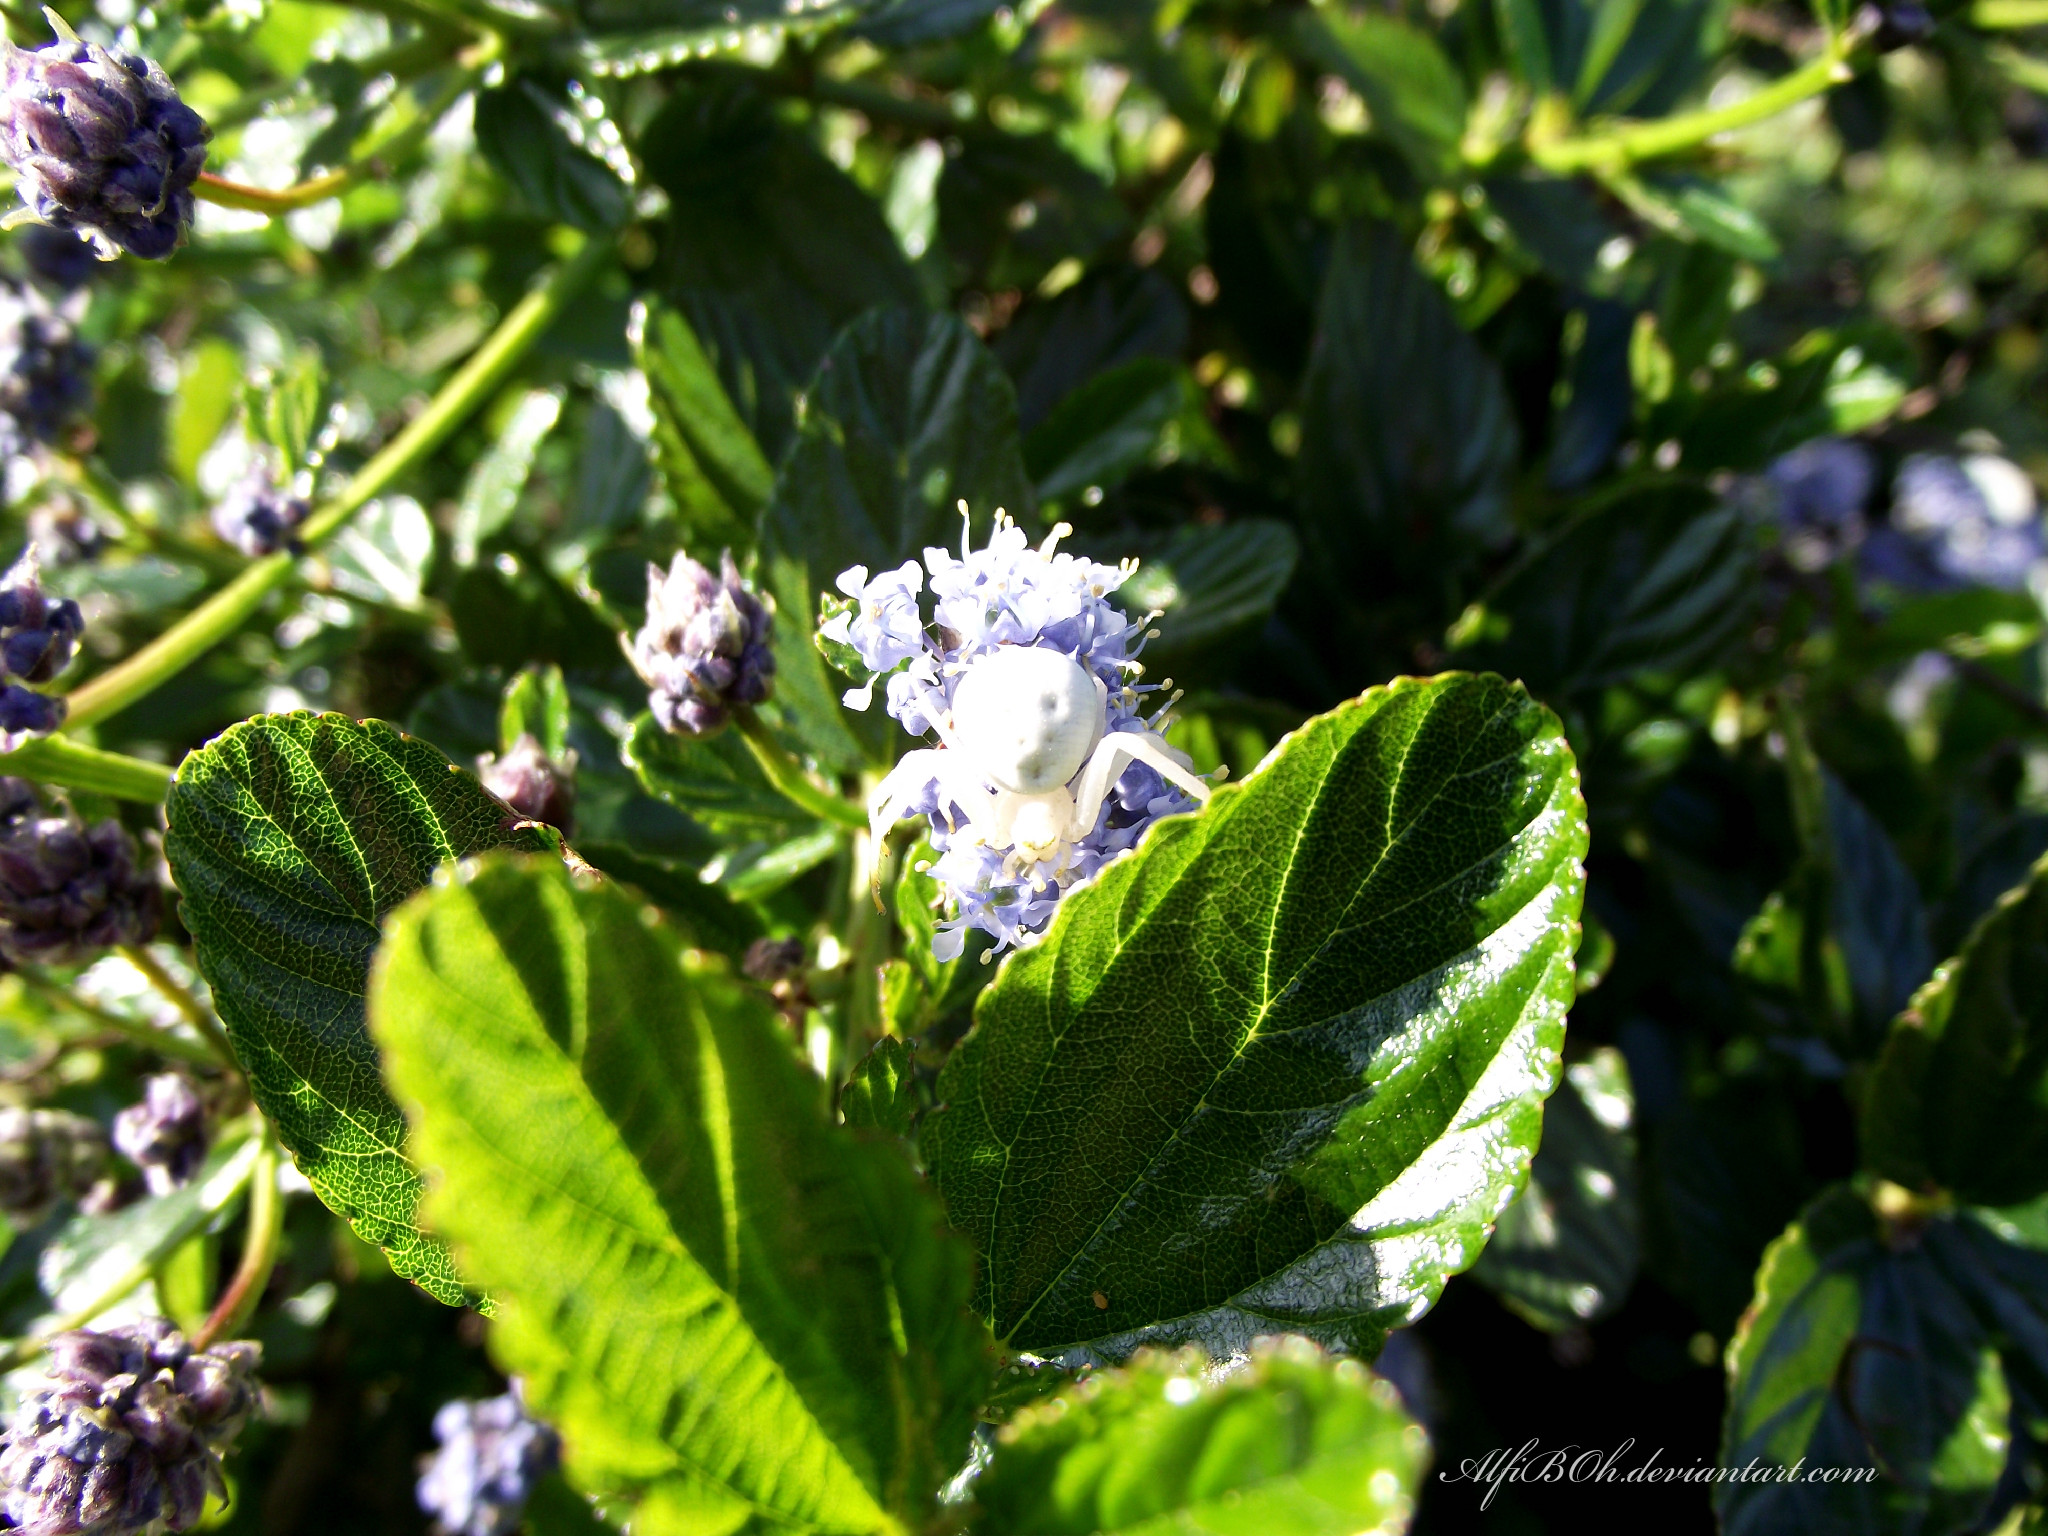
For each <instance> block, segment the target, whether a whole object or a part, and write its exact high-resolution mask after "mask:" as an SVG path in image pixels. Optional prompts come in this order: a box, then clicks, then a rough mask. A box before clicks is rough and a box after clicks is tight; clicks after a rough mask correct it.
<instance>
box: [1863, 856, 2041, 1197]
mask: <svg viewBox="0 0 2048 1536" xmlns="http://www.w3.org/2000/svg"><path fill="white" fill-rule="evenodd" d="M1923 942H1924V941H1923ZM1863 1142H1864V1151H1865V1157H1866V1158H1867V1159H1868V1161H1869V1163H1870V1165H1871V1166H1872V1167H1873V1168H1875V1169H1877V1171H1879V1172H1880V1173H1882V1174H1884V1175H1885V1177H1887V1178H1890V1179H1894V1180H1896V1181H1898V1182H1899V1183H1901V1184H1905V1185H1908V1186H1910V1187H1916V1188H1917V1187H1919V1186H1920V1185H1922V1184H1925V1183H1933V1184H1936V1185H1938V1186H1940V1187H1941V1188H1944V1189H1947V1190H1950V1191H1952V1192H1953V1193H1954V1194H1955V1195H1956V1196H1957V1198H1959V1199H1962V1200H1966V1201H1969V1202H1971V1203H1973V1204H1979V1205H2017V1204H2018V1203H2020V1202H2021V1201H2023V1200H2031V1199H2033V1198H2034V1197H2035V1196H2036V1195H2039V1194H2041V1193H2043V1192H2044V1191H2048V865H2041V864H2037V865H2035V867H2034V873H2033V876H2032V878H2031V879H2029V880H2028V881H2027V883H2026V884H2024V885H2022V886H2020V887H2019V888H2018V889H2017V890H2014V891H2010V892H2008V893H2007V894H2006V895H2005V896H2004V897H2002V898H2001V899H2000V901H1999V903H1998V905H1997V906H1996V907H1995V908H1993V909H1992V911H1991V913H1990V914H1989V915H1988V916H1987V917H1985V918H1984V919H1983V921H1981V922H1980V923H1978V924H1977V927H1976V929H1975V931H1974V932H1972V933H1971V935H1970V937H1969V939H1968V940H1967V941H1966V942H1965V943H1964V945H1963V952H1962V953H1961V954H1960V955H1958V956H1957V957H1956V958H1955V959H1953V960H1951V961H1949V962H1948V963H1947V964H1946V965H1943V966H1942V967H1941V968H1940V969H1939V970H1937V971H1936V972H1935V973H1934V976H1933V979H1932V980H1931V981H1929V982H1928V983H1927V985H1926V986H1924V987H1922V988H1921V989H1920V991H1919V993H1918V995H1916V996H1915V997H1914V998H1913V1001H1912V1007H1911V1008H1910V1009H1909V1010H1908V1011H1907V1012H1906V1013H1905V1014H1904V1015H1903V1016H1902V1017H1900V1019H1899V1020H1898V1021H1897V1022H1896V1023H1895V1024H1893V1026H1892V1030H1891V1035H1890V1037H1889V1038H1888V1039H1887V1040H1886V1042H1885V1047H1884V1054H1883V1055H1882V1056H1881V1057H1880V1058H1879V1059H1878V1064H1877V1071H1876V1074H1875V1076H1874V1077H1873V1078H1872V1080H1871V1083H1870V1088H1869V1092H1868V1095H1867V1097H1866V1099H1865V1104H1864V1125H1863Z"/></svg>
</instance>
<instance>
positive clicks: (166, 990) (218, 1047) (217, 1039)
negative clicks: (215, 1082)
mask: <svg viewBox="0 0 2048 1536" xmlns="http://www.w3.org/2000/svg"><path fill="white" fill-rule="evenodd" d="M115 948H116V949H117V950H118V951H119V952H120V954H121V957H122V958H123V959H125V960H126V961H127V962H128V963H129V964H130V965H132V966H134V967H135V969H137V970H138V971H140V972H142V974H143V975H144V976H146V977H148V978H149V984H150V985H151V986H152V987H155V988H156V989H157V991H159V992H161V993H162V994H163V995H164V996H165V997H166V998H167V999H169V1001H170V1004H171V1006H172V1007H174V1008H176V1009H177V1010H178V1012H180V1013H182V1014H183V1015H184V1016H185V1022H186V1023H188V1024H190V1025H191V1026H192V1027H193V1028H194V1029H196V1030H198V1031H199V1035H200V1038H201V1039H203V1040H204V1041H205V1042H206V1043H207V1045H208V1046H210V1047H211V1048H212V1050H213V1053H214V1056H215V1058H216V1060H218V1061H219V1063H220V1064H221V1065H222V1066H225V1067H227V1068H228V1069H229V1070H230V1071H240V1070H241V1064H240V1063H239V1062H237V1061H236V1060H235V1048H234V1047H233V1046H232V1045H230V1044H228V1037H227V1032H226V1031H225V1030H223V1029H222V1028H221V1027H220V1020H218V1019H216V1018H215V1017H214V1016H213V1010H212V1009H210V1008H208V1007H207V1006H206V1004H204V1003H202V1002H200V1001H199V999H198V998H196V997H194V996H193V995H192V992H191V989H190V988H188V987H187V986H186V985H185V984H184V983H183V982H182V981H180V980H178V978H177V977H175V976H173V975H172V974H171V973H170V972H169V971H167V970H165V969H164V967H163V962H162V961H160V960H158V959H157V957H156V956H155V955H152V954H151V953H150V952H149V950H148V949H147V948H146V947H144V946H143V945H141V944H117V945H116V946H115Z"/></svg>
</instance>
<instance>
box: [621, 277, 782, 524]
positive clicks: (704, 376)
mask: <svg viewBox="0 0 2048 1536" xmlns="http://www.w3.org/2000/svg"><path fill="white" fill-rule="evenodd" d="M633 358H634V361H635V362H637V363H638V364H639V365H640V371H641V372H642V373H644V374H645V375H646V376H647V399H648V404H649V405H651V406H652V407H653V408H654V446H655V454H656V458H657V459H658V461H659V463H660V465H661V474H662V478H663V480H664V481H666V482H667V484H668V492H669V495H670V496H671V497H672V498H674V500H675V503H676V506H677V508H678V509H679V510H680V511H681V513H682V518H683V527H684V539H685V542H686V543H687V544H690V545H692V546H693V547H695V548H697V549H698V551H699V553H700V554H715V553H716V552H717V550H718V548H719V547H721V546H723V547H727V548H731V549H736V550H745V549H746V548H748V547H749V546H750V545H751V544H752V543H753V541H754V519H755V518H756V517H757V516H758V515H759V514H760V511H761V508H762V507H763V506H765V505H766V504H767V501H768V492H769V490H770V487H771V485H772V483H773V479H774V476H773V472H772V471H771V470H770V469H769V467H768V461H767V460H766V459H764V458H763V457H762V456H761V448H760V445H759V444H758V443H756V442H755V441H754V435H753V433H751V432H750V431H748V430H747V425H746V423H745V422H743V421H741V420H740V417H739V412H737V411H735V410H734V409H733V405H732V400H731V399H730V398H729V397H728V396H727V395H726V392H725V386H724V385H723V384H721V383H720V382H719V380H718V371H717V369H715V368H714V367H712V365H711V359H710V358H708V357H706V356H705V355H704V348H703V346H702V345H701V344H700V343H699V342H698V340H697V333H696V332H695V331H693V330H691V329H690V322H689V321H687V320H685V319H684V318H683V317H682V316H681V315H680V314H678V313H677V312H676V311H675V310H673V309H671V308H669V307H668V306H667V305H665V304H661V303H659V302H652V303H649V304H648V305H647V306H646V307H645V308H644V309H643V310H641V311H640V312H639V314H638V316H637V318H636V321H635V328H634V331H633Z"/></svg>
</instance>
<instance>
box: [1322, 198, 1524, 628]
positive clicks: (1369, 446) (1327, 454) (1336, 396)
mask: <svg viewBox="0 0 2048 1536" xmlns="http://www.w3.org/2000/svg"><path fill="white" fill-rule="evenodd" d="M1302 390H1303V401H1302V413H1301V457H1300V460H1299V462H1298V465H1297V480H1298V484H1299V487H1300V491H1299V495H1300V500H1301V513H1302V534H1303V544H1304V545H1305V547H1306V553H1307V554H1308V555H1309V559H1310V565H1309V569H1310V571H1311V573H1312V574H1314V575H1315V576H1316V577H1317V579H1318V580H1320V581H1322V582H1324V583H1326V584H1328V585H1329V586H1330V587H1332V588H1333V589H1341V590H1342V591H1344V593H1345V594H1346V597H1347V600H1349V599H1353V598H1355V596H1356V593H1357V592H1358V590H1359V589H1360V587H1361V585H1364V586H1366V587H1385V586H1386V585H1388V584H1389V583H1390V579H1391V578H1392V577H1393V576H1394V575H1395V574H1396V573H1401V574H1414V575H1419V574H1420V573H1421V572H1423V571H1424V570H1427V569H1431V568H1434V567H1437V566H1440V565H1441V564H1443V563H1444V562H1445V561H1447V560H1448V561H1452V562H1456V561H1461V560H1469V559H1470V558H1472V557H1473V556H1475V555H1476V554H1478V553H1479V552H1480V551H1481V550H1483V549H1486V548H1488V547H1491V546H1493V545H1495V544H1497V543H1499V542H1500V541H1501V540H1503V539H1504V538H1506V536H1507V535H1508V533H1509V531H1510V522H1509V516H1508V485H1509V480H1510V477H1511V476H1512V475H1513V473H1514V468H1515V462H1516V457H1517V454H1518V452H1519V449H1518V446H1517V445H1518V441H1519V432H1518V430H1517V428H1516V426H1515V417H1514V411H1513V409H1512V407H1511V406H1510V405H1509V403H1508V397H1507V391H1506V389H1505V388H1504V387H1503V385H1502V383H1501V378H1500V369H1499V367H1498V366H1497V365H1496V364H1495V363H1494V361H1493V360H1492V359H1491V358H1490V357H1488V356H1487V355H1486V354H1485V353H1484V352H1483V351H1481V350H1480V348H1479V345H1478V343H1476V342H1475V341H1473V340H1472V338H1471V337H1470V336H1468V335H1466V334H1465V332H1464V330H1463V329H1462V328H1460V326H1459V325H1458V322H1457V319H1456V317H1455V316H1454V315H1453V314H1452V313H1451V307H1450V304H1449V303H1448V302H1447V301H1446V300H1445V298H1444V296H1443V294H1442V293H1441V292H1440V291H1439V290H1438V289H1437V287H1436V285H1435V284H1434V283H1432V282H1430V281H1429V280H1428V279H1427V278H1425V277H1424V276H1423V275H1422V274H1421V273H1420V272H1419V271H1417V270H1416V267H1415V263H1414V261H1413V260H1412V259H1411V257H1410V255H1409V252H1408V247H1407V244H1406V243H1405V242H1404V241H1403V240H1402V239H1401V237H1400V235H1399V234H1398V233H1397V232H1396V231H1395V230H1393V229H1392V228H1391V227H1389V226H1387V225H1383V224H1371V225H1365V226H1353V227H1350V228H1348V229H1346V230H1345V231H1344V232H1343V234H1342V235H1340V236H1339V238H1338V241H1337V248H1336V250H1335V251H1334V252H1333V253H1332V255H1331V258H1330V266H1329V275H1328V277H1327V278H1326V280H1325V282H1324V287H1323V298H1322V314H1321V317H1320V321H1319V323H1318V325H1317V327H1316V341H1315V348H1314V351H1313V352H1312V354H1311V356H1310V358H1309V365H1308V374H1307V377H1306V379H1305V380H1304V382H1303V386H1302Z"/></svg>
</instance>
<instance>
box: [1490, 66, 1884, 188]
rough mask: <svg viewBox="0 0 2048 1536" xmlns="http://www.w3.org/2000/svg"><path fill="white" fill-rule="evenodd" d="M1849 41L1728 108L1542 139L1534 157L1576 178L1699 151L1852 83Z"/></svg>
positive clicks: (1550, 168) (1533, 146)
mask: <svg viewBox="0 0 2048 1536" xmlns="http://www.w3.org/2000/svg"><path fill="white" fill-rule="evenodd" d="M1848 52H1849V40H1848V39H1846V38H1837V39H1835V40H1834V41H1832V42H1830V43H1829V45H1828V47H1827V50H1826V51H1825V52H1823V53H1822V54H1821V55H1820V56H1819V57H1818V58H1816V59H1813V60H1810V61H1809V62H1807V63H1805V64H1803V65H1801V66H1800V67H1799V68H1798V69H1795V70H1793V71H1792V73H1791V74H1789V75H1783V76H1780V77H1779V78H1778V79H1776V80H1773V81H1772V82H1771V83H1770V84H1769V85H1766V86H1764V87H1763V88H1762V89H1760V90H1757V91H1754V92H1752V93H1751V94H1749V95H1748V96H1745V97H1743V98H1742V100H1740V101H1737V102H1731V103H1730V104H1729V105H1727V106H1725V107H1715V108H1713V109H1711V110H1709V111H1705V112H1688V113H1684V114H1682V115H1681V116H1678V117H1668V118H1665V119H1663V120H1662V121H1661V122H1654V123H1636V124H1628V125H1624V126H1619V127H1614V128H1609V129H1607V130H1605V131H1604V132H1600V133H1590V134H1586V135H1583V136H1581V137H1579V138H1570V139H1553V140H1551V141H1549V142H1547V143H1546V142H1543V141H1541V140H1537V141H1534V142H1531V143H1530V144H1529V146H1528V149H1529V158H1530V159H1531V160H1533V161H1535V162H1536V164H1538V165H1540V166H1542V167H1543V169H1545V170H1546V171H1551V172H1554V173H1556V174H1558V175H1571V174H1572V173H1574V172H1577V171H1594V172H1600V171H1620V170H1624V169H1626V168H1627V167H1629V166H1631V165H1634V164H1636V163H1637V162H1639V161H1643V160H1655V159H1659V158H1661V157H1662V156H1665V155H1673V154H1677V153H1679V152H1680V151H1681V150H1687V149H1695V148H1697V147H1698V146H1700V145H1701V144H1704V143H1706V141H1707V140H1709V139H1711V138H1713V137H1714V136H1715V135H1716V134H1720V133H1727V132H1728V131H1730V130H1731V129H1735V128H1747V127H1748V126H1749V125H1750V124H1752V123H1760V122H1763V121H1764V120H1765V119H1766V118H1771V117H1776V116H1777V115H1778V114H1779V113H1780V112H1783V111H1785V110H1786V109H1787V108H1788V107H1793V106H1797V105H1798V104H1799V103H1800V102H1802V101H1805V100H1806V99H1808V98H1809V97H1812V96H1819V95H1821V94H1823V93H1825V92H1826V91H1828V90H1829V89H1831V88H1832V87H1834V86H1837V85H1840V84H1842V83H1843V82H1845V81H1847V80H1849V79H1851V78H1852V77H1853V76H1854V74H1855V70H1854V69H1853V68H1852V67H1851V65H1850V64H1849V62H1848Z"/></svg>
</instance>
